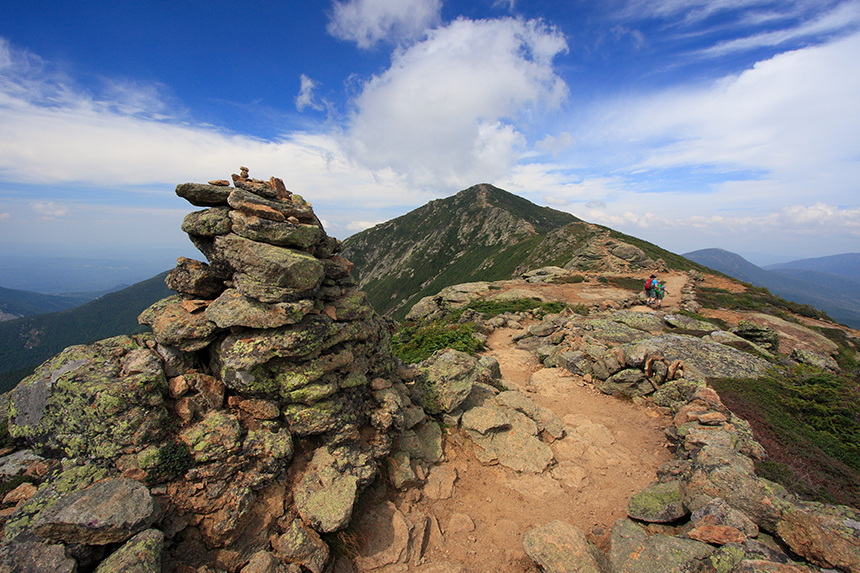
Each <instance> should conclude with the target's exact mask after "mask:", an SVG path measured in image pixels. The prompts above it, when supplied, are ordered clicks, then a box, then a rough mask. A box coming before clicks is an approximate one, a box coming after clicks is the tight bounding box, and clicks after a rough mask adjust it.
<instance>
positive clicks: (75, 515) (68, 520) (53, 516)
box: [33, 478, 155, 545]
mask: <svg viewBox="0 0 860 573" xmlns="http://www.w3.org/2000/svg"><path fill="white" fill-rule="evenodd" d="M154 521H155V500H153V498H152V496H151V495H150V494H149V489H147V488H146V486H144V485H143V484H141V483H140V482H137V481H134V480H130V479H125V478H114V479H108V480H105V481H101V482H98V483H97V484H95V485H93V486H91V487H89V488H88V489H85V490H77V491H75V492H73V493H70V494H68V495H66V496H65V497H63V498H61V499H60V500H59V501H57V502H56V503H55V504H53V505H51V506H50V507H49V508H47V509H46V510H45V511H43V512H41V513H40V514H39V516H38V517H37V518H36V520H35V521H34V522H33V531H34V532H35V533H36V535H38V536H39V537H42V538H45V539H50V540H53V541H61V542H65V543H82V544H86V545H106V544H108V543H118V542H119V543H121V542H125V541H127V540H128V539H130V538H131V537H132V536H133V535H135V534H137V533H138V532H140V531H143V530H144V529H146V528H147V527H149V526H150V525H152V523H153V522H154Z"/></svg>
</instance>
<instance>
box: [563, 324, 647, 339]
mask: <svg viewBox="0 0 860 573" xmlns="http://www.w3.org/2000/svg"><path fill="white" fill-rule="evenodd" d="M576 326H577V327H578V328H580V329H582V331H583V332H584V333H587V334H589V335H590V336H593V337H594V338H596V339H599V340H605V341H608V342H615V343H619V344H620V343H627V342H636V341H639V340H644V339H645V338H648V336H649V334H648V333H647V332H644V331H642V330H640V329H638V328H633V327H631V326H628V325H627V324H625V323H623V322H618V321H615V320H611V319H608V318H593V319H588V320H581V321H579V322H577V323H576Z"/></svg>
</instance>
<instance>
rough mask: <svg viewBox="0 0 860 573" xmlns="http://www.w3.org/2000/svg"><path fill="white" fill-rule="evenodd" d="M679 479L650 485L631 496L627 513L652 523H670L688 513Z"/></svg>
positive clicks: (634, 517)
mask: <svg viewBox="0 0 860 573" xmlns="http://www.w3.org/2000/svg"><path fill="white" fill-rule="evenodd" d="M687 513H688V512H687V509H686V508H685V507H684V500H683V495H682V493H681V484H680V482H679V481H677V480H672V481H667V482H663V483H656V484H652V485H650V486H648V487H647V488H645V489H644V490H642V491H641V492H639V493H637V494H635V495H634V496H633V497H631V498H630V501H629V502H628V504H627V515H629V516H630V517H632V518H633V519H638V520H640V521H647V522H651V523H669V522H671V521H675V520H677V519H680V518H682V517H684V516H685V515H686V514H687Z"/></svg>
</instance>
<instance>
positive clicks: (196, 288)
mask: <svg viewBox="0 0 860 573" xmlns="http://www.w3.org/2000/svg"><path fill="white" fill-rule="evenodd" d="M225 278H226V277H225V276H223V275H221V274H219V273H218V272H216V271H215V270H214V269H212V267H210V266H209V265H207V264H206V263H201V262H200V261H195V260H193V259H187V258H185V257H179V259H178V260H177V263H176V268H174V269H173V270H172V271H170V272H169V273H168V274H167V277H166V278H165V279H164V282H165V283H166V284H167V288H169V289H171V290H173V291H176V292H178V293H181V294H183V295H186V296H189V297H192V298H202V299H213V298H215V297H217V296H218V295H219V294H221V293H222V292H224V289H225V286H224V279H225Z"/></svg>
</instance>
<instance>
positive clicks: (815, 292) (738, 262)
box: [683, 249, 860, 329]
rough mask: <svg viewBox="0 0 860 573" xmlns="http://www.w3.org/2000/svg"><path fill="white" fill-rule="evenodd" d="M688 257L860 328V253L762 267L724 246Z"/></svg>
mask: <svg viewBox="0 0 860 573" xmlns="http://www.w3.org/2000/svg"><path fill="white" fill-rule="evenodd" d="M683 256H684V257H686V258H688V259H690V260H692V261H696V262H697V263H699V264H702V265H705V266H706V267H710V268H712V269H714V270H716V271H719V272H721V273H723V274H726V275H728V276H730V277H733V278H736V279H738V280H741V281H744V282H748V283H750V284H753V285H756V286H763V287H765V288H767V289H768V290H769V291H771V292H772V293H773V294H775V295H778V296H780V297H782V298H784V299H786V300H790V301H793V302H797V303H800V304H808V305H810V306H814V307H815V308H817V309H819V310H823V311H824V312H826V313H827V314H828V315H829V316H830V317H832V318H833V319H835V320H837V321H839V322H842V323H844V324H847V325H848V326H851V327H852V328H858V329H860V253H849V254H844V255H834V256H830V257H821V258H816V259H803V260H798V261H792V262H790V263H781V264H778V265H768V266H767V268H766V269H764V268H761V267H758V266H756V265H754V264H752V263H751V262H749V261H747V260H746V259H744V258H743V257H742V256H740V255H738V254H735V253H731V252H729V251H725V250H723V249H702V250H700V251H693V252H690V253H685V254H684V255H683Z"/></svg>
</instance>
